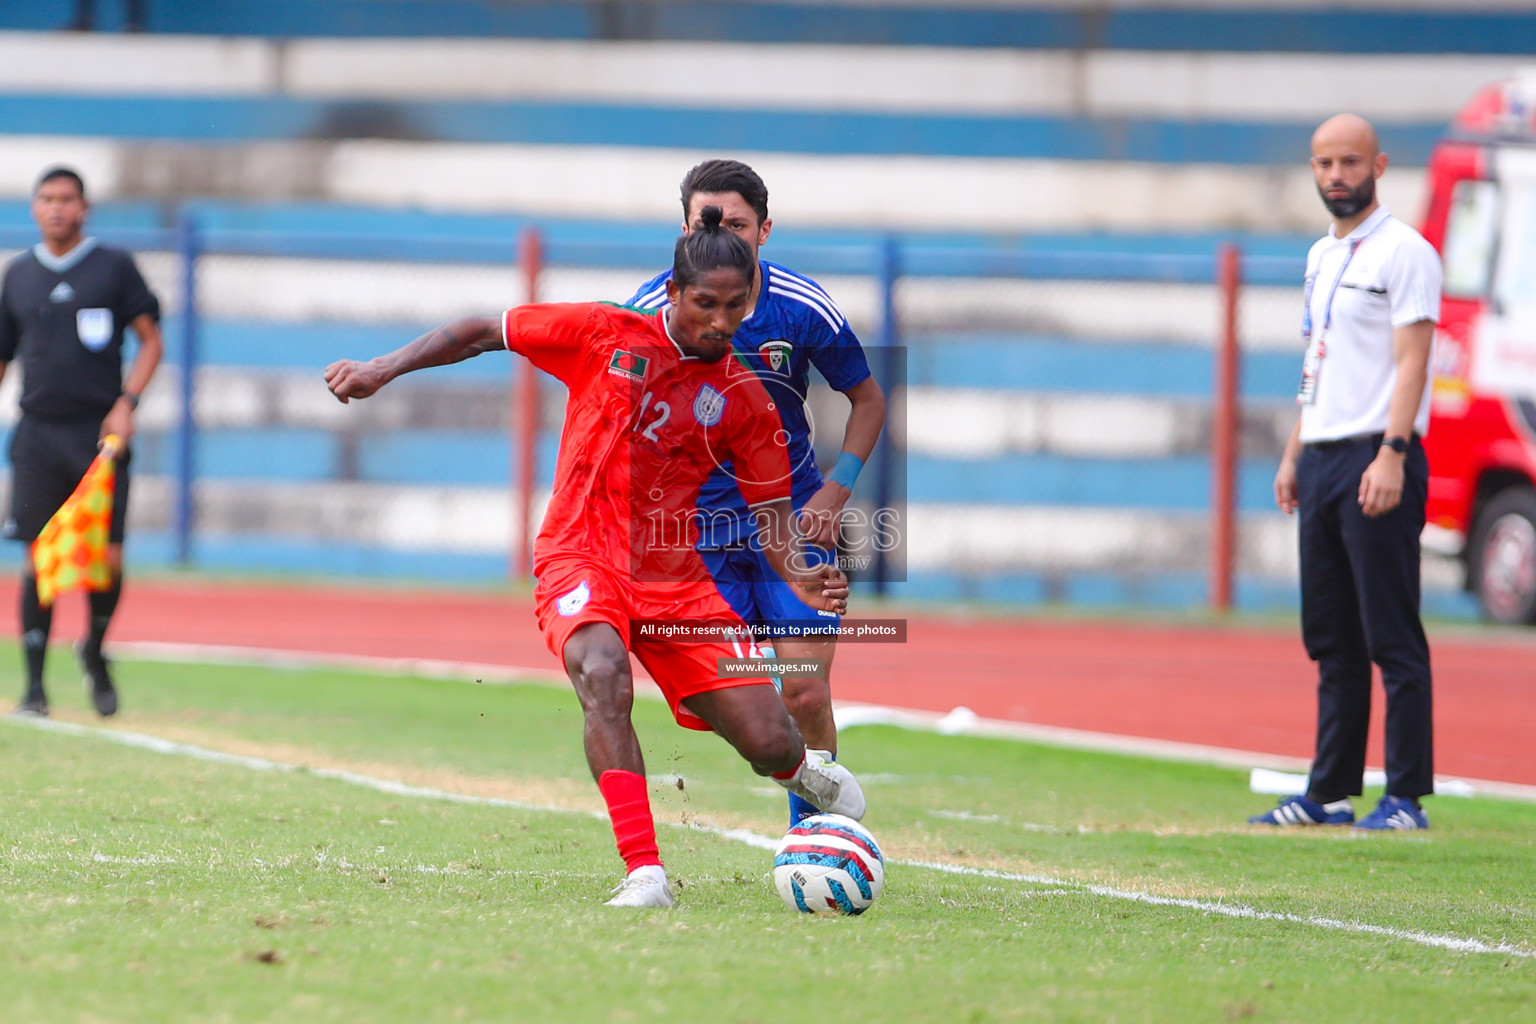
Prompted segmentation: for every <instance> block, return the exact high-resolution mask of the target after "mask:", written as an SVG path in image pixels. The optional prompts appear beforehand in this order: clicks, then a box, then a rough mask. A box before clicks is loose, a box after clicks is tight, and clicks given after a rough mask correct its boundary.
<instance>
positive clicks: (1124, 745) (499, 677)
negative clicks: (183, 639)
mask: <svg viewBox="0 0 1536 1024" xmlns="http://www.w3.org/2000/svg"><path fill="white" fill-rule="evenodd" d="M112 646H113V649H114V650H121V651H124V652H127V653H129V654H132V655H134V656H136V657H139V658H143V659H146V660H149V661H169V662H177V663H182V664H197V663H205V664H214V665H236V666H250V665H260V666H263V667H266V668H283V669H293V670H302V669H313V668H333V669H334V668H341V669H351V670H354V671H361V672H369V673H373V674H377V675H384V676H418V677H420V678H423V679H444V680H451V681H457V682H468V681H470V680H473V681H474V682H477V683H481V682H485V683H517V682H528V681H531V680H537V681H539V682H545V683H555V684H559V685H564V684H565V683H566V677H565V673H563V672H559V671H556V670H554V669H549V668H530V667H527V666H524V665H482V664H477V663H474V662H465V661H443V660H435V659H430V658H419V659H418V658H381V657H378V656H375V655H366V654H322V653H316V652H309V651H281V650H275V649H272V648H266V647H236V646H220V645H216V644H178V643H163V642H159V641H153V640H135V641H124V642H121V643H116V642H115V643H113V645H112ZM632 668H633V670H634V673H635V693H636V695H644V696H649V697H652V698H655V699H658V700H660V699H662V698H661V690H660V689H659V688H658V687H657V686H656V684H655V683H654V682H652V681H651V678H650V677H649V676H647V675H646V674H645V670H644V669H643V668H641V667H640V666H639V665H638V664H636V665H634V666H632ZM833 703H834V711H835V717H836V721H837V728H838V730H839V731H841V730H843V729H850V728H854V727H856V726H860V725H891V726H896V727H898V728H902V729H912V730H915V731H919V732H937V733H940V734H942V735H959V734H964V735H967V736H981V737H984V738H987V739H1005V740H1022V741H1024V742H1027V743H1039V744H1042V745H1044V746H1048V747H1065V748H1067V749H1069V750H1091V751H1097V752H1100V753H1106V754H1125V755H1133V756H1136V757H1150V758H1153V759H1154V760H1158V761H1175V762H1180V763H1185V764H1209V765H1214V766H1216V767H1218V768H1238V769H1242V770H1245V771H1246V770H1250V769H1253V768H1255V767H1259V768H1272V769H1276V770H1279V771H1290V772H1294V771H1298V770H1300V771H1303V772H1305V771H1306V770H1307V769H1308V768H1309V767H1311V766H1310V764H1309V763H1308V762H1307V761H1305V760H1303V759H1301V758H1295V757H1286V756H1284V755H1281V754H1264V753H1260V752H1258V751H1252V750H1234V749H1232V748H1230V747H1212V746H1206V745H1205V744H1200V743H1181V742H1177V741H1175V740H1158V739H1149V738H1145V737H1138V736H1120V735H1116V734H1114V733H1105V732H1090V731H1088V730H1086V729H1067V728H1063V727H1061V726H1055V725H1035V724H1032V723H1029V722H1011V721H1005V720H1002V719H997V718H981V717H979V716H977V715H976V714H975V713H974V712H972V711H971V710H970V709H969V708H954V709H952V710H950V711H949V712H947V713H939V712H933V711H915V710H910V709H907V708H893V707H884V706H880V705H874V704H852V703H843V702H836V701H834V702H833ZM884 778H885V777H879V776H871V777H869V778H865V779H863V780H862V781H865V782H869V781H876V780H877V779H880V780H884ZM889 778H890V779H894V778H895V776H890V777H889ZM1447 783H1449V784H1450V785H1452V786H1457V787H1468V788H1470V789H1473V790H1475V791H1477V792H1479V793H1485V794H1487V795H1488V796H1497V797H1502V798H1503V799H1506V800H1520V801H1523V802H1525V803H1536V786H1526V785H1522V784H1520V783H1518V782H1498V781H1495V780H1491V779H1456V780H1442V779H1438V778H1437V779H1436V786H1437V788H1438V787H1439V786H1440V785H1442V784H1447ZM1455 795H1458V796H1459V795H1462V794H1461V793H1457V794H1455Z"/></svg>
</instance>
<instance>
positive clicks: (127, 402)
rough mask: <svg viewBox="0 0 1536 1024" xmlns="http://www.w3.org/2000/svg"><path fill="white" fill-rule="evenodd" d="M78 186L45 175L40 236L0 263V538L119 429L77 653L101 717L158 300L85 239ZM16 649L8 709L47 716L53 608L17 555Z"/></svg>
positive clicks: (37, 518) (118, 260)
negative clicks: (105, 540)
mask: <svg viewBox="0 0 1536 1024" xmlns="http://www.w3.org/2000/svg"><path fill="white" fill-rule="evenodd" d="M88 209H89V205H88V204H87V203H86V199H85V183H84V181H82V180H81V178H80V175H79V174H77V173H75V172H74V171H72V170H70V169H69V168H67V167H55V168H52V169H50V170H48V171H45V172H44V173H43V175H42V177H41V178H39V179H38V183H37V188H36V190H35V191H34V192H33V194H32V217H33V219H34V220H36V221H37V227H38V230H39V231H40V232H41V234H42V239H43V240H42V241H41V242H40V243H39V244H37V245H36V246H34V247H33V248H32V249H31V250H29V251H28V252H25V253H23V254H22V255H20V256H18V257H16V258H15V259H14V260H12V261H11V262H10V264H9V265H8V266H7V267H6V268H5V279H4V283H3V284H0V379H3V378H4V376H5V371H6V370H7V369H8V368H9V366H10V363H11V361H12V360H13V359H20V360H21V367H22V391H21V420H20V422H18V423H17V425H16V432H15V433H14V434H13V435H12V437H11V512H10V515H9V517H7V519H6V521H5V528H4V530H5V535H6V536H7V537H10V538H12V539H14V540H19V541H23V542H25V543H27V544H30V543H31V542H32V541H34V540H36V539H37V535H38V533H40V532H41V531H42V529H43V526H44V525H45V524H46V523H47V522H48V520H49V518H50V517H51V516H52V515H53V513H54V512H56V511H58V508H59V506H60V505H62V504H64V501H65V499H67V498H68V497H69V495H70V493H71V492H72V491H73V490H74V489H75V486H76V485H77V484H78V483H79V482H80V479H81V477H83V476H85V471H86V470H87V469H88V468H89V467H90V464H91V460H92V459H94V458H95V457H96V451H97V448H98V447H99V445H100V442H101V439H102V438H104V437H106V436H107V435H108V434H116V435H118V436H119V437H121V438H122V439H123V442H124V450H123V453H122V455H121V456H120V457H119V459H118V466H117V489H116V491H115V492H114V495H113V503H112V527H111V534H110V538H109V545H108V548H107V560H108V564H109V565H110V567H111V570H112V587H111V589H109V590H106V591H103V592H100V593H98V592H95V591H92V592H91V593H90V595H89V600H90V632H89V634H88V635H87V636H86V637H85V639H84V640H82V641H81V642H80V644H79V646H78V647H77V648H76V653H77V654H78V655H79V657H80V665H81V667H82V668H83V669H84V670H85V675H86V683H87V684H88V686H89V688H90V693H91V702H92V703H93V704H94V705H95V707H96V710H97V712H98V713H100V714H102V715H111V714H114V713H116V711H117V691H116V689H115V688H114V687H113V685H112V675H111V671H110V668H109V666H108V664H107V659H106V658H105V657H104V656H103V655H102V652H101V643H102V639H103V638H104V637H105V636H106V633H107V627H108V626H109V625H110V624H111V622H112V613H113V612H114V611H115V610H116V609H117V601H118V598H119V596H121V594H122V586H123V524H124V521H125V518H126V515H127V511H128V475H129V474H128V470H129V462H130V453H131V448H130V447H129V443H130V442H131V441H132V438H133V413H134V410H135V409H136V408H137V407H138V404H139V396H140V395H142V394H143V393H144V388H145V387H147V386H148V385H149V381H150V378H151V377H153V376H154V373H155V369H156V367H158V366H159V365H160V355H161V352H162V350H163V345H162V343H161V340H160V303H159V301H158V300H156V298H155V296H154V294H153V293H151V292H150V290H149V287H148V286H147V285H145V283H144V278H143V277H142V276H141V275H140V274H139V268H138V267H137V266H136V265H135V264H134V262H133V257H132V256H131V255H129V254H128V253H127V252H125V251H123V250H122V249H116V248H113V247H112V246H109V245H103V244H101V243H100V242H98V241H97V240H96V239H94V238H88V237H86V235H85V234H84V231H85V216H86V212H87V210H88ZM127 327H132V328H133V329H134V332H135V333H136V334H137V335H138V337H139V351H138V355H137V356H136V357H135V359H134V361H133V366H132V368H131V369H130V370H129V371H128V377H127V379H126V380H124V378H123V331H124V329H125V328H127ZM21 582H22V587H21V644H22V652H23V655H24V656H25V659H26V665H27V692H26V693H25V695H23V697H22V700H21V704H20V705H18V706H17V708H16V713H18V714H28V715H46V714H47V713H48V697H47V695H46V693H45V691H44V689H43V662H44V658H45V656H46V654H47V650H48V633H49V631H50V629H51V627H52V625H53V610H52V608H44V607H43V606H42V605H41V604H39V603H38V599H37V577H36V576H35V575H34V574H33V569H32V563H31V559H30V558H28V559H26V560H25V567H24V568H23V570H22V578H21Z"/></svg>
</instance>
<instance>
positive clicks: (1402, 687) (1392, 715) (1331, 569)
mask: <svg viewBox="0 0 1536 1024" xmlns="http://www.w3.org/2000/svg"><path fill="white" fill-rule="evenodd" d="M1378 445H1379V439H1376V438H1364V439H1357V440H1352V441H1342V442H1332V443H1325V444H1320V445H1307V446H1305V447H1304V448H1303V449H1302V452H1301V457H1300V460H1299V461H1298V463H1297V467H1296V492H1297V502H1298V506H1299V507H1298V509H1297V514H1298V516H1299V518H1300V542H1301V635H1302V640H1303V641H1304V642H1305V644H1306V648H1307V654H1308V656H1309V657H1311V658H1312V660H1313V661H1315V662H1317V748H1316V754H1315V756H1314V758H1313V761H1312V774H1311V777H1310V778H1309V780H1308V783H1307V792H1308V794H1309V795H1310V796H1311V797H1312V799H1314V800H1319V801H1323V802H1327V801H1332V800H1339V799H1342V798H1344V797H1346V796H1358V795H1359V793H1360V790H1361V787H1362V776H1363V775H1364V773H1365V741H1366V735H1367V733H1368V731H1369V728H1370V716H1371V664H1372V663H1373V662H1374V663H1375V664H1376V665H1378V666H1380V668H1381V681H1382V688H1383V689H1384V690H1385V691H1386V695H1387V765H1386V767H1387V792H1388V793H1390V794H1391V795H1393V796H1399V797H1410V798H1413V799H1417V798H1418V797H1421V796H1425V795H1427V794H1429V793H1433V792H1434V789H1435V782H1434V773H1435V767H1434V729H1433V723H1432V707H1431V699H1430V672H1429V642H1428V641H1427V640H1426V639H1425V638H1424V624H1423V621H1422V620H1421V619H1420V618H1419V534H1420V533H1421V532H1422V531H1423V529H1424V502H1425V498H1426V497H1427V495H1428V488H1429V463H1428V462H1427V461H1426V460H1425V458H1424V449H1423V447H1422V446H1421V445H1420V444H1419V442H1418V441H1417V440H1415V441H1414V442H1413V445H1412V447H1410V448H1409V450H1408V454H1407V456H1406V457H1405V459H1404V464H1403V497H1402V501H1401V502H1400V503H1399V504H1398V506H1397V507H1396V508H1395V509H1393V510H1392V511H1391V512H1388V513H1387V514H1386V515H1383V516H1377V517H1375V518H1369V517H1367V516H1366V515H1365V514H1364V513H1362V512H1361V511H1360V504H1359V491H1360V477H1361V475H1362V474H1364V473H1365V470H1366V467H1368V466H1369V465H1370V464H1371V461H1372V460H1373V459H1375V458H1376V453H1377V448H1378Z"/></svg>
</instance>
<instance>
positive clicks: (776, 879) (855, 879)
mask: <svg viewBox="0 0 1536 1024" xmlns="http://www.w3.org/2000/svg"><path fill="white" fill-rule="evenodd" d="M773 884H774V885H775V886H777V887H778V890H779V895H780V896H781V897H783V899H784V902H785V903H786V904H788V906H789V908H790V909H791V910H798V911H801V912H802V913H806V914H827V913H831V914H862V913H864V911H866V910H868V909H869V905H870V904H871V903H873V902H875V897H876V896H879V895H880V890H881V889H882V888H884V886H885V858H884V857H882V856H881V855H880V846H879V844H878V843H876V842H875V837H874V836H872V835H870V834H869V830H868V829H867V828H865V827H864V826H863V825H860V824H859V823H858V822H856V821H854V820H853V819H852V818H845V817H843V816H842V815H841V814H813V815H812V816H811V817H809V818H806V819H805V820H804V821H802V822H801V823H800V824H798V825H796V826H794V827H793V828H791V829H790V830H789V831H788V832H787V833H785V835H784V839H783V841H782V842H780V843H779V848H778V849H777V850H775V851H774V855H773Z"/></svg>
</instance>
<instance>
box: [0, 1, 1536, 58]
mask: <svg viewBox="0 0 1536 1024" xmlns="http://www.w3.org/2000/svg"><path fill="white" fill-rule="evenodd" d="M99 6H101V7H102V8H103V10H102V12H101V16H100V19H99V22H98V24H99V27H101V28H103V29H115V28H117V27H119V26H120V25H122V24H123V11H122V10H121V8H120V7H119V6H118V5H116V4H108V3H103V4H100V5H99ZM1522 6H1523V5H1522V4H1521V3H1520V2H1519V0H1478V2H1477V3H1476V5H1475V6H1473V7H1472V8H1471V9H1470V10H1469V9H1465V8H1459V7H1458V6H1457V5H1455V4H1451V3H1448V2H1446V0H1389V2H1387V3H1383V4H1380V5H1371V6H1358V7H1346V8H1342V9H1339V10H1334V11H1330V12H1329V15H1328V17H1326V18H1305V19H1298V18H1297V17H1295V9H1294V7H1293V6H1291V5H1288V4H1285V3H1283V0H1258V2H1249V0H1205V2H1202V3H1200V4H1188V3H1185V4H1179V3H1177V2H1175V0H1167V2H1166V3H1165V4H1145V3H1141V2H1138V0H986V2H950V0H928V2H926V3H922V2H919V3H911V2H902V0H895V2H889V3H883V4H880V3H873V4H872V3H867V2H857V0H844V2H826V3H815V4H809V3H803V2H795V0H777V2H775V0H733V2H717V0H610V2H607V3H600V4H594V3H589V2H586V0H536V2H532V3H515V4H514V3H503V2H498V0H340V2H338V0H222V2H220V3H216V4H163V5H155V6H154V9H153V10H151V11H150V12H149V16H148V25H147V27H148V28H150V29H152V30H154V31H157V32H173V33H188V34H202V35H218V36H230V35H258V36H260V35H265V36H274V37H280V38H284V37H304V36H342V37H350V36H400V37H420V36H432V35H438V36H464V37H470V38H485V37H496V36H517V37H526V38H544V39H638V40H667V39H674V40H710V41H736V42H750V43H816V44H824V43H855V44H866V45H868V44H899V45H909V46H933V45H942V46H973V47H998V46H1012V47H1024V48H1031V47H1040V48H1052V49H1090V48H1103V49H1157V50H1245V51H1267V50H1304V51H1316V52H1378V53H1379V52H1388V53H1443V52H1466V53H1530V52H1532V51H1533V50H1536V25H1533V24H1532V23H1531V21H1530V20H1529V19H1528V18H1525V17H1524V16H1523V11H1522V10H1521V8H1522ZM73 13H74V12H73V0H31V2H29V3H26V4H12V5H9V6H7V7H6V9H5V11H4V15H5V17H4V21H3V24H4V26H5V27H8V28H20V29H32V30H49V29H57V28H61V27H63V26H64V25H66V24H68V23H69V21H70V18H71V17H72V16H73Z"/></svg>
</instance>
